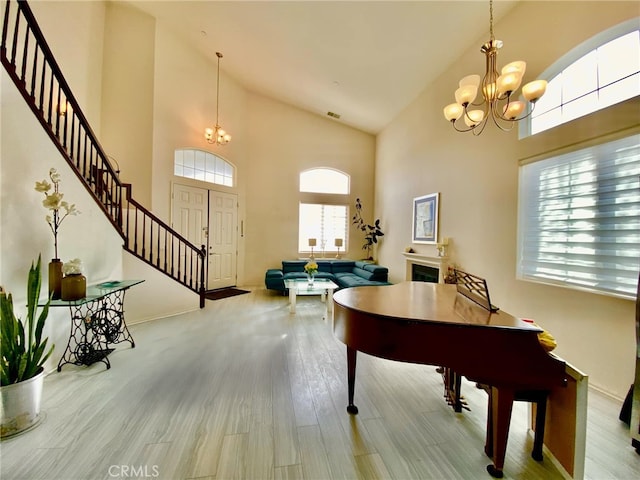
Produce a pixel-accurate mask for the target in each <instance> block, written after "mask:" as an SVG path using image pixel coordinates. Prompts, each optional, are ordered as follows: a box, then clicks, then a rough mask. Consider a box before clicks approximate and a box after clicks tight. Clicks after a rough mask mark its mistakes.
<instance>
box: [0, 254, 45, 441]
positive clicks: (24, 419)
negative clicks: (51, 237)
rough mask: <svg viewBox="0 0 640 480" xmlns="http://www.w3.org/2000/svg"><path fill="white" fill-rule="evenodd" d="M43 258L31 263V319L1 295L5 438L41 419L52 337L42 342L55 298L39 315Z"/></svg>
mask: <svg viewBox="0 0 640 480" xmlns="http://www.w3.org/2000/svg"><path fill="white" fill-rule="evenodd" d="M41 282H42V279H41V273H40V257H38V263H37V264H36V265H34V264H33V262H32V263H31V268H30V269H29V277H28V282H27V317H26V321H25V322H23V321H22V320H20V319H19V318H16V315H15V312H14V308H13V299H12V297H11V294H10V293H5V292H1V293H0V337H1V346H0V351H1V353H2V358H1V360H2V361H1V362H0V380H1V386H0V395H1V399H2V403H1V404H0V405H1V408H0V414H1V415H0V420H1V431H0V436H1V437H2V438H4V437H8V436H11V435H15V434H17V433H20V432H22V431H24V430H26V429H28V428H31V427H33V426H35V425H36V424H37V423H38V422H39V420H40V400H41V397H42V386H43V383H44V367H43V365H44V363H45V362H46V360H47V359H48V358H49V356H50V355H51V352H52V351H53V345H51V348H49V350H48V351H47V341H48V338H45V339H44V340H43V339H42V331H43V329H44V324H45V320H46V319H47V316H48V314H49V303H50V302H51V297H49V299H48V300H47V302H46V304H45V305H44V307H43V308H42V310H41V311H40V314H39V315H38V314H37V310H38V298H39V297H40V286H41Z"/></svg>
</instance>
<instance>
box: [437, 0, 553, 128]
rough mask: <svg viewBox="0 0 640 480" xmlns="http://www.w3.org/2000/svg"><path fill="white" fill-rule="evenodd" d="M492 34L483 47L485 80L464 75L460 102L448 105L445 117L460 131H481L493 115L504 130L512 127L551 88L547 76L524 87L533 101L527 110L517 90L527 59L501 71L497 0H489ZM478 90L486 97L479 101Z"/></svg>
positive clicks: (511, 64)
mask: <svg viewBox="0 0 640 480" xmlns="http://www.w3.org/2000/svg"><path fill="white" fill-rule="evenodd" d="M489 34H490V37H489V41H488V42H487V43H485V44H484V45H482V48H481V49H480V51H481V52H482V53H484V54H485V56H486V59H487V62H486V63H487V65H486V72H485V74H484V78H483V79H482V82H480V75H468V76H466V77H464V78H463V79H462V80H460V83H459V88H458V89H457V90H456V91H455V97H456V103H452V104H450V105H447V106H446V107H444V116H445V118H446V119H447V120H448V121H450V122H451V124H452V125H453V128H455V129H456V130H457V131H458V132H473V134H474V135H480V134H481V133H482V131H483V130H484V127H485V126H486V124H487V121H488V120H489V118H491V120H493V123H495V124H496V125H497V126H498V128H500V129H501V130H503V131H509V130H511V129H512V128H513V126H514V125H515V124H516V122H518V121H520V120H522V119H523V118H526V117H528V116H529V115H531V113H532V112H533V109H534V108H535V103H536V101H538V100H539V99H540V97H542V95H544V92H545V90H546V89H547V82H546V80H534V81H533V82H529V83H527V84H526V85H524V86H523V87H522V96H523V97H524V98H525V99H526V100H527V102H529V103H530V105H531V107H530V109H529V111H528V113H524V114H523V112H525V109H526V108H527V104H526V103H525V102H523V101H521V100H516V99H517V97H516V96H515V92H516V90H518V88H519V87H520V84H521V83H522V77H523V76H524V72H525V69H526V66H527V64H526V62H523V61H516V62H511V63H509V64H507V65H505V66H504V67H503V68H502V70H501V71H500V73H498V67H497V57H498V49H499V48H502V41H500V40H496V39H495V38H494V36H493V0H490V1H489ZM478 90H480V91H481V94H482V97H481V98H480V99H479V100H480V101H479V102H478V103H473V102H474V101H475V99H476V97H477V96H478ZM473 107H477V108H473ZM460 118H462V119H463V121H464V125H466V127H465V126H464V125H463V122H459V121H458V120H459V119H460Z"/></svg>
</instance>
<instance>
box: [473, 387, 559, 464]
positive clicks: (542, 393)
mask: <svg viewBox="0 0 640 480" xmlns="http://www.w3.org/2000/svg"><path fill="white" fill-rule="evenodd" d="M478 387H479V388H482V389H483V390H484V391H485V392H487V394H488V395H489V406H488V412H487V439H486V442H485V446H484V452H485V453H486V454H487V456H489V457H493V429H492V426H491V425H492V423H491V388H490V387H488V386H487V385H480V384H478ZM548 397H549V392H548V391H546V390H522V391H516V393H515V397H514V401H516V402H531V403H535V404H536V420H535V426H534V429H535V431H534V437H533V450H532V451H531V458H533V459H534V460H536V461H538V462H540V461H542V458H543V456H542V445H543V443H544V424H545V419H546V416H547V398H548Z"/></svg>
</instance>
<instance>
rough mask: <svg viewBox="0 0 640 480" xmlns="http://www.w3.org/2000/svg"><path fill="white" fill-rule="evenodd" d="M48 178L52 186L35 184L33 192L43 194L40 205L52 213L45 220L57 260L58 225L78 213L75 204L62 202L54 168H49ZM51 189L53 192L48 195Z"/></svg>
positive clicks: (46, 183)
mask: <svg viewBox="0 0 640 480" xmlns="http://www.w3.org/2000/svg"><path fill="white" fill-rule="evenodd" d="M49 178H50V179H51V182H52V183H53V184H51V183H49V182H48V181H47V180H43V181H41V182H36V186H35V190H36V192H41V193H44V197H45V198H44V200H43V201H42V205H43V206H44V208H46V209H47V210H50V211H51V212H52V215H47V216H46V217H45V219H46V220H47V223H48V224H49V228H51V232H52V233H53V249H54V251H55V257H54V258H58V229H59V228H60V224H61V223H62V221H63V220H64V219H65V218H67V217H68V216H69V215H77V214H79V213H80V212H79V211H78V210H77V209H76V205H75V204H69V203H68V202H66V201H64V200H62V198H63V197H64V194H63V193H60V189H59V184H60V174H59V173H58V171H57V170H56V169H55V168H51V169H50V170H49ZM52 187H53V192H51V193H49V191H50V190H51V188H52ZM61 210H64V212H61Z"/></svg>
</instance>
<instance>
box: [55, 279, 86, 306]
mask: <svg viewBox="0 0 640 480" xmlns="http://www.w3.org/2000/svg"><path fill="white" fill-rule="evenodd" d="M86 295H87V277H85V276H84V275H82V274H81V273H73V274H71V275H67V276H66V277H64V278H63V279H62V296H61V298H62V300H80V299H81V298H84V297H86Z"/></svg>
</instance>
